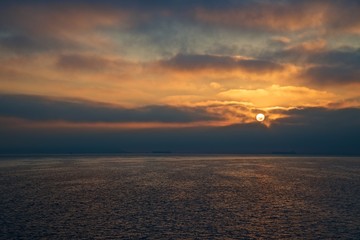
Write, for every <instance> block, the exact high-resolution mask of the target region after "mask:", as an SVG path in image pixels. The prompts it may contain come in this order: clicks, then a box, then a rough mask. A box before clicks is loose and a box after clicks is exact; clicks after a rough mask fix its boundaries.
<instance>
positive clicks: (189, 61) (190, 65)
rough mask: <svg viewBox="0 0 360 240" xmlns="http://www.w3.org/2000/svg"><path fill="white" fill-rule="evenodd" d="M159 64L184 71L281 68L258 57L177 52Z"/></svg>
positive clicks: (258, 70)
mask: <svg viewBox="0 0 360 240" xmlns="http://www.w3.org/2000/svg"><path fill="white" fill-rule="evenodd" d="M161 64H162V65H163V66H165V67H169V68H175V69H179V70H186V71H192V70H202V69H215V70H225V71H226V70H236V69H241V70H244V71H248V72H271V71H279V70H281V69H282V66H281V65H279V64H277V63H274V62H270V61H264V60H258V59H240V58H234V57H228V56H215V55H183V54H178V55H176V56H174V57H173V58H171V59H169V60H165V61H162V62H161Z"/></svg>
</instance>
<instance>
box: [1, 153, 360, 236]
mask: <svg viewBox="0 0 360 240" xmlns="http://www.w3.org/2000/svg"><path fill="white" fill-rule="evenodd" d="M0 194H1V196H0V239H360V157H337V156H333V157H325V156H321V157H320V156H296V155H292V156H284V155H281V156H280V155H279V156H276V155H269V156H267V155H260V156H255V155H172V154H168V155H166V154H151V155H143V156H140V155H120V156H116V155H47V156H45V155H42V156H2V157H0Z"/></svg>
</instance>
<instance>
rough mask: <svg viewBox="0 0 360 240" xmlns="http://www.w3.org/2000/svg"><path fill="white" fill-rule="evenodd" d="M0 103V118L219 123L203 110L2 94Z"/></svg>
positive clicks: (218, 118)
mask: <svg viewBox="0 0 360 240" xmlns="http://www.w3.org/2000/svg"><path fill="white" fill-rule="evenodd" d="M0 102H1V105H0V116H2V117H15V118H21V119H26V120H35V121H68V122H85V123H91V122H111V123H116V122H165V123H166V122H167V123H188V122H197V121H212V120H220V117H219V116H215V115H213V114H211V113H208V112H207V111H206V109H203V108H187V107H173V106H145V107H139V108H133V109H127V108H121V107H118V106H112V105H106V104H99V103H92V102H80V101H66V100H59V99H50V98H45V97H38V96H26V95H0Z"/></svg>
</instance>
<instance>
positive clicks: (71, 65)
mask: <svg viewBox="0 0 360 240" xmlns="http://www.w3.org/2000/svg"><path fill="white" fill-rule="evenodd" d="M113 64H114V62H113V61H111V60H108V59H105V58H103V57H99V56H88V55H80V54H67V55H61V56H59V58H58V60H57V63H56V65H57V67H59V68H61V69H66V70H85V71H96V70H104V69H106V68H108V67H110V66H111V65H113Z"/></svg>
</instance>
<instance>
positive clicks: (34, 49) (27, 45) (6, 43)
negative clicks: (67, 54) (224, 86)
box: [0, 34, 81, 54]
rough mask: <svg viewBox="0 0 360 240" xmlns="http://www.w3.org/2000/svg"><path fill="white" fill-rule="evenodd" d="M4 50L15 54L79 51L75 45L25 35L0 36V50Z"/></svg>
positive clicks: (48, 38)
mask: <svg viewBox="0 0 360 240" xmlns="http://www.w3.org/2000/svg"><path fill="white" fill-rule="evenodd" d="M1 48H3V49H6V50H8V51H11V52H13V53H17V54H28V53H42V52H45V51H53V50H60V49H65V48H66V49H68V50H69V49H75V48H77V49H81V46H80V45H78V44H75V43H73V42H72V43H71V42H67V41H63V40H60V39H56V38H52V37H42V38H37V37H35V36H31V35H25V34H7V35H5V36H0V49H1Z"/></svg>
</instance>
